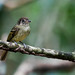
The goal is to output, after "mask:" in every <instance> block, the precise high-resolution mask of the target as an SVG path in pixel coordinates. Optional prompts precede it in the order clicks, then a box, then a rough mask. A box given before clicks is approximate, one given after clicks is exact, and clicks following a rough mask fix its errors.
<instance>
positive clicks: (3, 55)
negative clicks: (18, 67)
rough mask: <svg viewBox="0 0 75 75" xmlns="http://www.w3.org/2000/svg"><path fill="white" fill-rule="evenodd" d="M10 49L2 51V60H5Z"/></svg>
mask: <svg viewBox="0 0 75 75" xmlns="http://www.w3.org/2000/svg"><path fill="white" fill-rule="evenodd" d="M7 53H8V51H2V53H1V56H0V60H1V61H4V60H5V58H6V56H7Z"/></svg>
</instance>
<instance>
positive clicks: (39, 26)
mask: <svg viewBox="0 0 75 75" xmlns="http://www.w3.org/2000/svg"><path fill="white" fill-rule="evenodd" d="M21 17H28V18H29V20H31V21H32V22H31V24H30V27H31V33H30V35H29V36H28V37H27V38H26V39H25V40H24V41H23V42H25V43H26V44H29V45H32V46H36V47H41V48H42V47H43V48H50V49H55V50H63V51H67V52H69V51H74V49H75V0H22V1H21V0H0V39H1V38H2V37H3V36H7V35H8V34H9V32H10V30H11V28H12V27H13V26H14V25H15V24H16V23H17V21H18V19H19V18H21ZM5 38H6V37H5ZM27 57H31V55H24V54H21V53H13V52H12V53H9V54H8V57H7V60H6V65H7V69H6V70H7V75H13V74H14V73H15V71H16V69H17V68H18V66H19V65H20V64H21V62H22V61H23V60H25V59H27ZM34 57H35V56H34ZM38 58H39V59H40V57H38ZM43 59H44V58H43ZM45 59H46V58H45ZM41 60H42V59H41ZM9 70H10V71H9ZM74 71H75V70H74ZM74 71H71V72H65V71H64V72H59V71H58V72H54V73H53V72H51V73H47V74H45V75H74V74H75V72H74ZM32 75H37V74H32Z"/></svg>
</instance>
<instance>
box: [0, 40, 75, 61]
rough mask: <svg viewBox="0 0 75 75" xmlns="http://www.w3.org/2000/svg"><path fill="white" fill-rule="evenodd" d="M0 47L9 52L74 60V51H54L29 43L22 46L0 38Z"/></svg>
mask: <svg viewBox="0 0 75 75" xmlns="http://www.w3.org/2000/svg"><path fill="white" fill-rule="evenodd" d="M0 49H2V50H6V51H11V52H20V53H22V54H29V55H30V54H31V55H35V56H42V57H47V58H57V59H62V60H69V61H72V62H75V52H63V51H56V50H52V49H45V48H39V47H33V46H30V45H26V48H24V46H23V45H21V44H18V46H17V45H15V43H10V42H4V41H1V40H0Z"/></svg>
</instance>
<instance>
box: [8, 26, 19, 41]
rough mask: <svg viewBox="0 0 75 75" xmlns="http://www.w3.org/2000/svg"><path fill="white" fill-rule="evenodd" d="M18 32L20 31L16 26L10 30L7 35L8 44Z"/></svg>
mask: <svg viewBox="0 0 75 75" xmlns="http://www.w3.org/2000/svg"><path fill="white" fill-rule="evenodd" d="M19 30H20V29H19V28H17V27H16V26H14V27H13V28H12V30H11V31H10V33H9V35H8V38H7V41H8V42H10V41H12V39H13V38H14V36H16V35H17V33H18V31H19Z"/></svg>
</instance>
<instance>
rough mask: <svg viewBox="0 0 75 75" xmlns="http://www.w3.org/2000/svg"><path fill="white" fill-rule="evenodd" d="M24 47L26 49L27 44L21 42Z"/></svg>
mask: <svg viewBox="0 0 75 75" xmlns="http://www.w3.org/2000/svg"><path fill="white" fill-rule="evenodd" d="M19 42H20V43H21V44H22V45H23V46H24V48H25V49H26V44H25V43H23V42H21V41H19Z"/></svg>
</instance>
